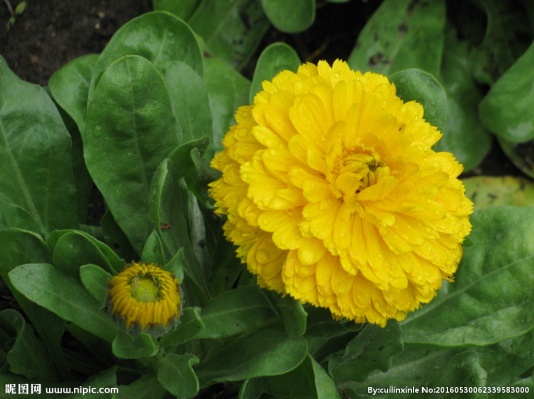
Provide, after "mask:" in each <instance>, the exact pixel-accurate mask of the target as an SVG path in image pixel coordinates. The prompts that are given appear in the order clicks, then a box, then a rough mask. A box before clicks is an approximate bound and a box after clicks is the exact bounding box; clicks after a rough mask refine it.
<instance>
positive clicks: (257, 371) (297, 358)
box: [196, 330, 308, 387]
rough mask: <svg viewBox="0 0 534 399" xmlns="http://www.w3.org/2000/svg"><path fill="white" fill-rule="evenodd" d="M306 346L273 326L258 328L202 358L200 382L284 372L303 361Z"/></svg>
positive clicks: (301, 341) (199, 372) (299, 339)
mask: <svg viewBox="0 0 534 399" xmlns="http://www.w3.org/2000/svg"><path fill="white" fill-rule="evenodd" d="M307 349H308V348H307V345H306V340H305V339H304V338H302V337H288V336H287V335H285V334H284V333H282V332H280V331H275V330H261V331H258V332H256V333H255V334H252V335H250V336H248V337H246V338H243V339H240V340H235V341H234V342H232V343H231V344H230V345H228V346H225V347H224V348H223V349H222V350H221V351H220V352H218V353H216V354H215V355H213V356H211V357H209V358H207V359H206V360H204V361H203V362H201V363H200V364H199V365H198V367H197V368H196V370H197V375H198V378H199V380H200V386H201V387H205V386H208V385H211V384H213V383H215V382H222V381H241V380H246V379H249V378H256V377H263V376H271V375H280V374H285V373H287V372H289V371H291V370H293V369H295V368H296V367H298V365H299V364H300V363H302V361H303V360H304V359H305V358H306V355H307Z"/></svg>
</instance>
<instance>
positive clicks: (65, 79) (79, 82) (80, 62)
mask: <svg viewBox="0 0 534 399" xmlns="http://www.w3.org/2000/svg"><path fill="white" fill-rule="evenodd" d="M97 59H98V55H97V54H89V55H84V56H82V57H78V58H75V59H74V60H72V61H70V62H69V63H68V64H66V65H65V66H63V67H61V68H60V69H58V70H57V71H56V72H54V74H53V75H52V76H51V77H50V80H49V81H48V88H49V89H50V93H51V94H52V97H53V98H54V100H56V101H57V103H58V104H59V105H60V106H61V108H63V109H64V110H65V112H67V114H68V115H69V116H70V117H71V118H72V119H73V120H74V122H76V125H77V126H78V129H79V131H80V132H83V131H84V130H85V116H86V114H87V96H88V95H89V86H90V83H91V77H92V75H93V68H94V65H95V64H96V60H97Z"/></svg>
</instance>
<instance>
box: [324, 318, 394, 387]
mask: <svg viewBox="0 0 534 399" xmlns="http://www.w3.org/2000/svg"><path fill="white" fill-rule="evenodd" d="M402 348H403V344H402V341H401V330H400V327H399V324H398V323H397V322H396V321H394V320H390V321H389V322H388V324H387V325H386V327H379V326H377V325H374V324H368V325H366V326H365V327H364V328H363V329H362V330H361V331H360V332H359V334H358V335H357V336H356V337H355V338H354V339H353V340H352V341H350V342H349V344H348V345H347V347H346V349H345V350H344V352H343V353H337V354H332V356H331V357H330V359H329V360H328V372H329V374H330V375H331V376H332V377H333V378H334V380H335V381H336V382H338V383H339V382H347V381H364V380H365V378H366V377H367V376H368V375H369V373H371V372H372V371H374V370H376V369H379V370H381V371H387V370H388V369H389V367H390V366H391V358H392V356H394V355H395V354H397V353H400V352H402Z"/></svg>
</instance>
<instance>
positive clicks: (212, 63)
mask: <svg viewBox="0 0 534 399" xmlns="http://www.w3.org/2000/svg"><path fill="white" fill-rule="evenodd" d="M205 68H206V75H205V77H204V80H205V82H206V90H207V91H208V97H209V101H210V109H211V116H212V118H213V144H214V145H215V150H216V151H220V150H222V148H223V146H222V139H223V136H224V135H225V134H226V132H227V131H228V128H229V127H230V125H232V124H233V123H235V119H234V114H235V111H236V110H237V108H238V107H240V106H241V105H245V104H247V102H248V96H249V92H250V81H248V80H247V79H246V78H244V77H243V76H242V75H240V74H239V73H238V72H236V71H235V70H234V69H233V68H231V67H229V66H228V65H226V64H225V63H224V62H222V61H220V60H216V59H206V60H205Z"/></svg>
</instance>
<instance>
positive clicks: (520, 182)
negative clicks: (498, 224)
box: [462, 176, 534, 211]
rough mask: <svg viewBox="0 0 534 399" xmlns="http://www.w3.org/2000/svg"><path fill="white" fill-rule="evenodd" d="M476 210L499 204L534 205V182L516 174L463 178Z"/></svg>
mask: <svg viewBox="0 0 534 399" xmlns="http://www.w3.org/2000/svg"><path fill="white" fill-rule="evenodd" d="M462 182H463V184H464V186H465V194H466V195H467V196H468V197H469V198H470V199H471V201H473V203H474V205H475V211H477V210H480V209H484V208H489V207H492V206H499V205H515V206H529V205H534V183H533V182H532V181H531V180H528V179H525V178H522V177H515V176H497V177H494V176H474V177H468V178H466V179H462Z"/></svg>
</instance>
